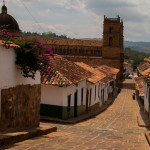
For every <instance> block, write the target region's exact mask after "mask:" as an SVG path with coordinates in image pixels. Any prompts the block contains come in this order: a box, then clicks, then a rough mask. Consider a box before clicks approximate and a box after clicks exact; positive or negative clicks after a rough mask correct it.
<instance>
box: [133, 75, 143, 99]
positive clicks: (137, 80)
mask: <svg viewBox="0 0 150 150" xmlns="http://www.w3.org/2000/svg"><path fill="white" fill-rule="evenodd" d="M135 87H136V90H138V91H139V96H144V93H145V92H144V77H138V78H135Z"/></svg>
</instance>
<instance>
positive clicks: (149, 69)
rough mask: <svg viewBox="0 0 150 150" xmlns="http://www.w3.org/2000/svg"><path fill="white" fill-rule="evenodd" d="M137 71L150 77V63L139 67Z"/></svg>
mask: <svg viewBox="0 0 150 150" xmlns="http://www.w3.org/2000/svg"><path fill="white" fill-rule="evenodd" d="M137 69H138V71H139V73H140V74H141V75H143V76H149V75H150V64H149V63H148V62H147V63H144V64H142V65H140V66H138V67H137Z"/></svg>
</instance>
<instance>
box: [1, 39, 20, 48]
mask: <svg viewBox="0 0 150 150" xmlns="http://www.w3.org/2000/svg"><path fill="white" fill-rule="evenodd" d="M0 45H2V46H5V47H12V48H14V47H19V45H16V44H14V43H13V42H11V41H3V40H0Z"/></svg>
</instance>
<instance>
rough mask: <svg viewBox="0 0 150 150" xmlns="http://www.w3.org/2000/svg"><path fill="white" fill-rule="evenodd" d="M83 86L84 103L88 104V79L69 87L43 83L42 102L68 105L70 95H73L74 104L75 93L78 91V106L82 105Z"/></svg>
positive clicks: (72, 103) (72, 101)
mask: <svg viewBox="0 0 150 150" xmlns="http://www.w3.org/2000/svg"><path fill="white" fill-rule="evenodd" d="M82 88H83V92H84V93H83V105H85V104H86V80H84V81H81V82H79V83H78V84H77V85H71V86H68V87H58V86H52V85H42V89H41V104H49V105H56V106H68V99H67V98H68V95H71V106H74V93H75V92H76V91H78V101H77V104H78V106H80V105H81V89H82Z"/></svg>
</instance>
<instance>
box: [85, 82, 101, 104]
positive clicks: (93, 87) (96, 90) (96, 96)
mask: <svg viewBox="0 0 150 150" xmlns="http://www.w3.org/2000/svg"><path fill="white" fill-rule="evenodd" d="M101 87H102V84H101V82H100V81H99V82H97V83H95V84H92V83H90V82H87V89H88V91H89V94H88V107H90V106H93V105H95V104H97V103H100V105H101V104H102V103H101V98H100V97H101Z"/></svg>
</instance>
